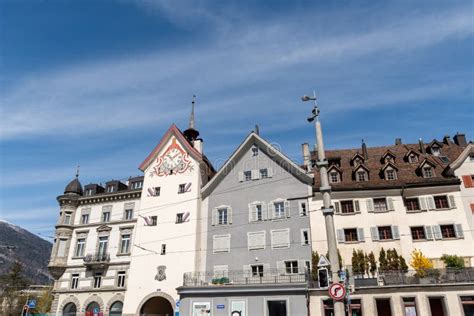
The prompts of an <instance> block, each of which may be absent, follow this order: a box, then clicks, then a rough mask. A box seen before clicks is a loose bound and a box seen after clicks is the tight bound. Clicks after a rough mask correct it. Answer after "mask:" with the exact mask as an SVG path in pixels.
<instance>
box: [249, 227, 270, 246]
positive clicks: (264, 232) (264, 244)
mask: <svg viewBox="0 0 474 316" xmlns="http://www.w3.org/2000/svg"><path fill="white" fill-rule="evenodd" d="M262 235H263V244H262V245H257V246H253V247H251V246H250V238H251V236H262ZM266 243H267V234H266V231H264V230H261V231H258V232H247V249H248V250H249V251H250V250H260V249H265V247H266Z"/></svg>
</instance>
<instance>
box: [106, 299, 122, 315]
mask: <svg viewBox="0 0 474 316" xmlns="http://www.w3.org/2000/svg"><path fill="white" fill-rule="evenodd" d="M122 308H123V303H122V302H120V301H117V302H115V303H113V304H112V305H110V313H109V315H110V316H122Z"/></svg>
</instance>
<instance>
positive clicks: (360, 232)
mask: <svg viewBox="0 0 474 316" xmlns="http://www.w3.org/2000/svg"><path fill="white" fill-rule="evenodd" d="M357 240H358V241H365V236H364V229H363V228H357Z"/></svg>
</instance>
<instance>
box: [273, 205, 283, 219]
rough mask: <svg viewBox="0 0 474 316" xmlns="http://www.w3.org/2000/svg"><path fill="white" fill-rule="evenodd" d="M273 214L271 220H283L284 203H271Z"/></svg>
mask: <svg viewBox="0 0 474 316" xmlns="http://www.w3.org/2000/svg"><path fill="white" fill-rule="evenodd" d="M273 206H274V210H275V213H274V215H273V218H284V217H285V202H275V203H273Z"/></svg>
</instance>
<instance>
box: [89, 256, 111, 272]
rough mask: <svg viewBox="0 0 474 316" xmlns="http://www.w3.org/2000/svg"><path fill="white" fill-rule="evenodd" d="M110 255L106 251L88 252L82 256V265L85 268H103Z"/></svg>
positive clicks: (107, 263) (107, 262) (106, 264)
mask: <svg viewBox="0 0 474 316" xmlns="http://www.w3.org/2000/svg"><path fill="white" fill-rule="evenodd" d="M109 262H110V255H109V254H108V253H95V254H92V253H89V254H87V255H86V256H85V257H84V265H85V266H86V267H87V268H91V269H92V268H93V269H103V268H105V267H107V266H108V265H109Z"/></svg>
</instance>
